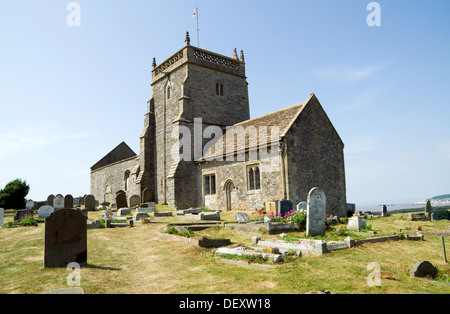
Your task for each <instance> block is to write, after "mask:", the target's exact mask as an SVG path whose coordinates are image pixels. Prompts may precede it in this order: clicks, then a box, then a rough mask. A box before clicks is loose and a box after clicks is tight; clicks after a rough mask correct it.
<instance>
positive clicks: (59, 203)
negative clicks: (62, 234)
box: [53, 194, 64, 211]
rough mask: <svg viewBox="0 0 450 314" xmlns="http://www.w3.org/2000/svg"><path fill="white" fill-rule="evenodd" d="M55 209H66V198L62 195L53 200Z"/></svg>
mask: <svg viewBox="0 0 450 314" xmlns="http://www.w3.org/2000/svg"><path fill="white" fill-rule="evenodd" d="M53 208H54V209H55V211H57V210H60V209H63V208H64V196H62V195H61V194H58V195H56V196H55V198H54V199H53Z"/></svg>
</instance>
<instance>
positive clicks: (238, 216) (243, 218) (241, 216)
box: [234, 213, 250, 223]
mask: <svg viewBox="0 0 450 314" xmlns="http://www.w3.org/2000/svg"><path fill="white" fill-rule="evenodd" d="M234 217H236V219H237V221H238V222H239V223H245V222H250V218H248V215H247V214H246V213H235V214H234Z"/></svg>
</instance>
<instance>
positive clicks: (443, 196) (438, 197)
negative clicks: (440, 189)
mask: <svg viewBox="0 0 450 314" xmlns="http://www.w3.org/2000/svg"><path fill="white" fill-rule="evenodd" d="M444 198H450V194H444V195H438V196H434V197H432V198H430V201H431V200H441V199H444Z"/></svg>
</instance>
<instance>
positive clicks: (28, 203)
mask: <svg viewBox="0 0 450 314" xmlns="http://www.w3.org/2000/svg"><path fill="white" fill-rule="evenodd" d="M33 207H34V202H33V201H32V200H29V201H27V203H26V204H25V208H26V209H28V210H30V209H33Z"/></svg>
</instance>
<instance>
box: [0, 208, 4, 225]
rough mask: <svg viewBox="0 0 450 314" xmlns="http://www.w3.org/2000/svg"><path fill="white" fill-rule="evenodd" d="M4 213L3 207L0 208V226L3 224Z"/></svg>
mask: <svg viewBox="0 0 450 314" xmlns="http://www.w3.org/2000/svg"><path fill="white" fill-rule="evenodd" d="M4 215H5V209H4V208H0V227H2V226H3V216H4Z"/></svg>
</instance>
